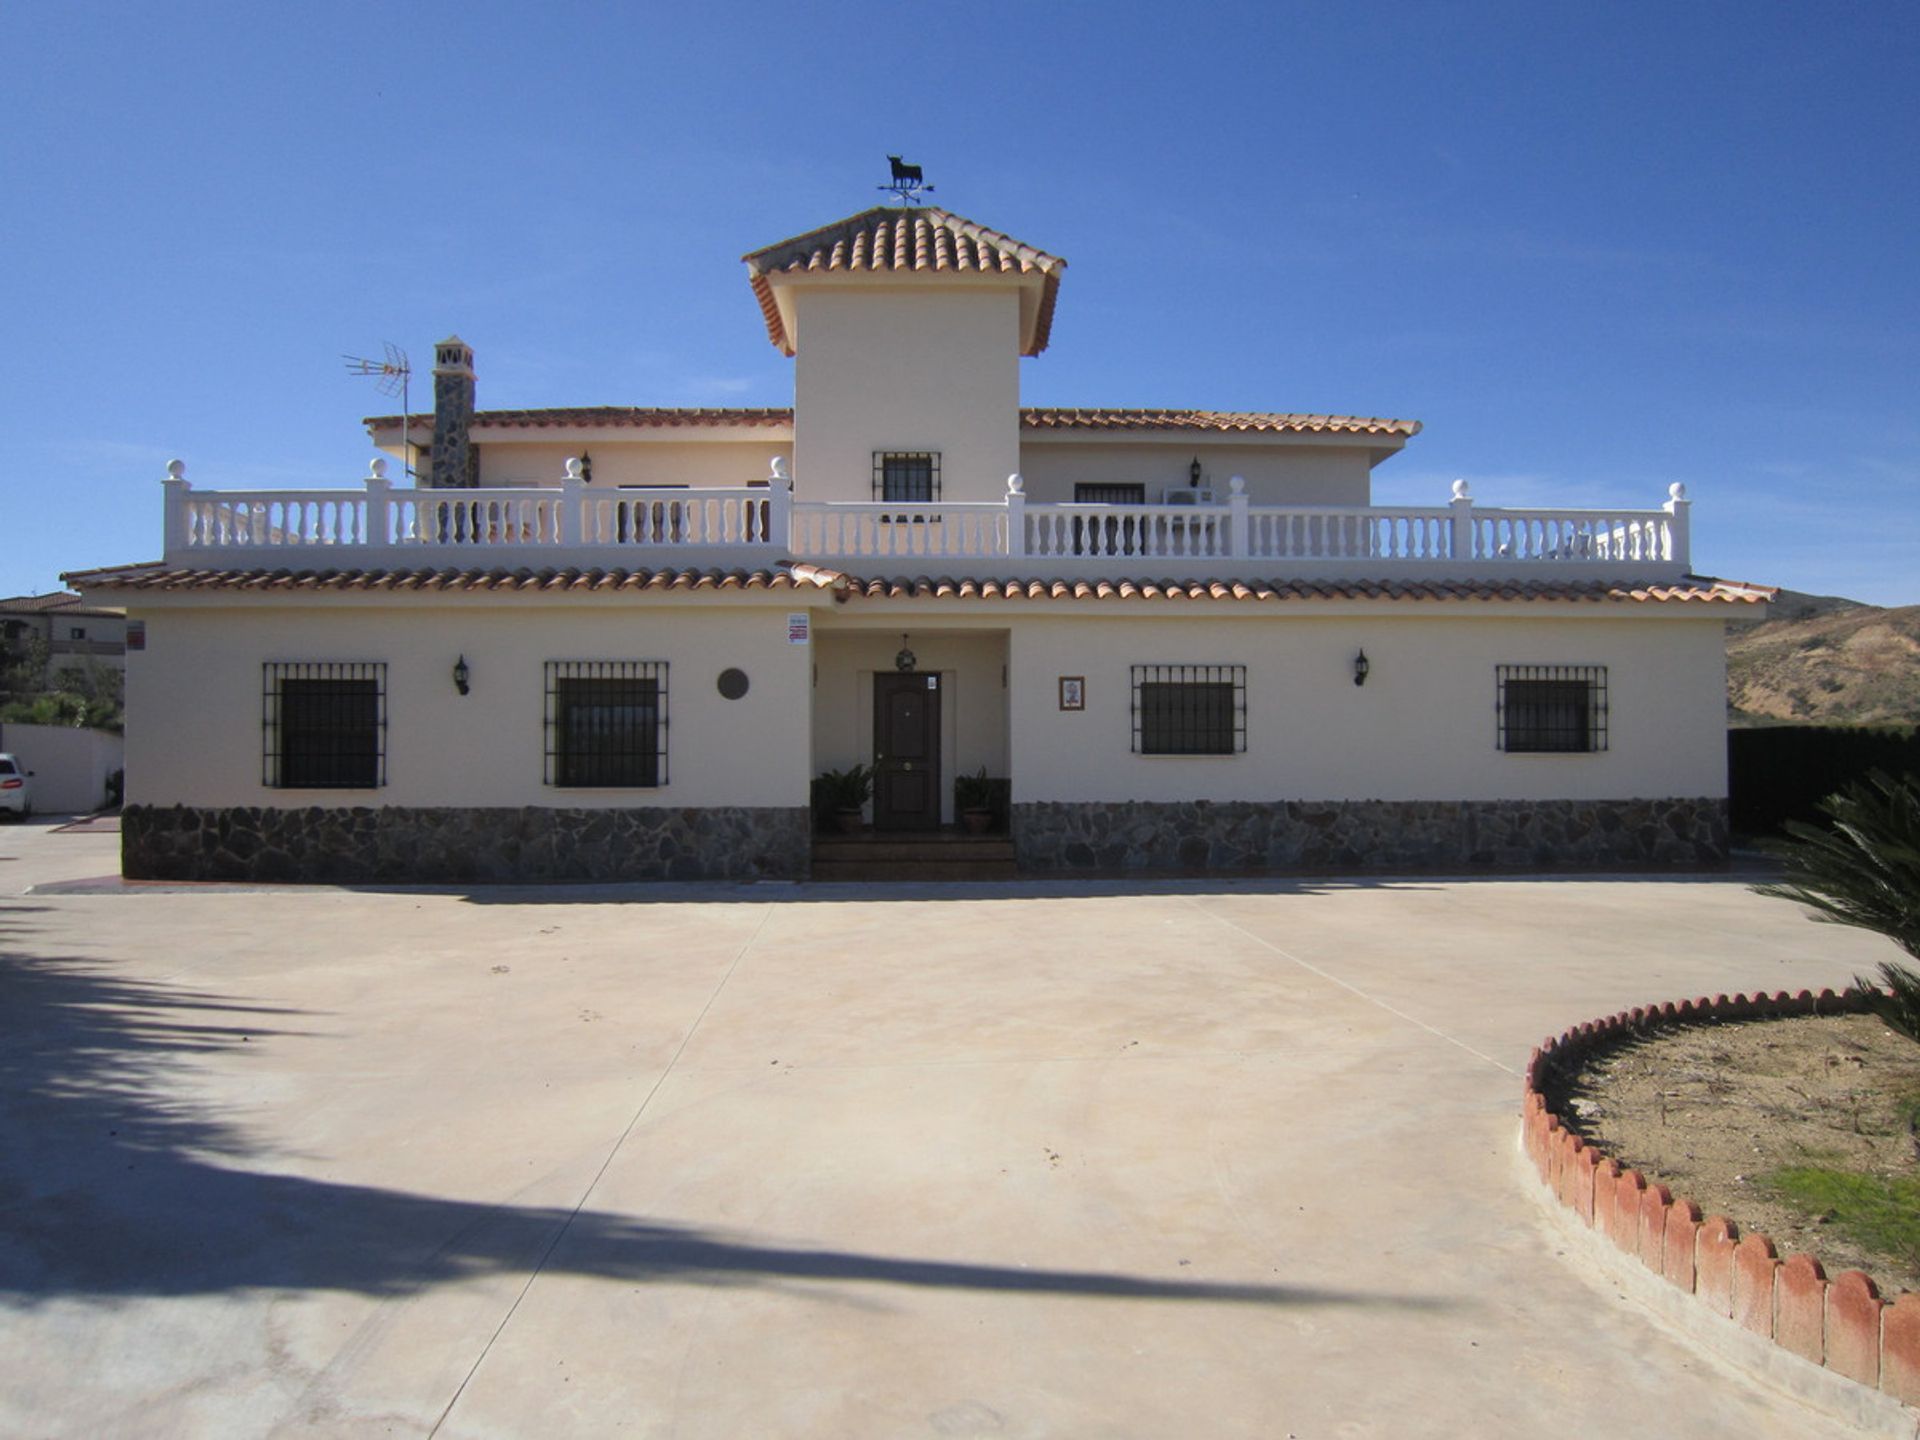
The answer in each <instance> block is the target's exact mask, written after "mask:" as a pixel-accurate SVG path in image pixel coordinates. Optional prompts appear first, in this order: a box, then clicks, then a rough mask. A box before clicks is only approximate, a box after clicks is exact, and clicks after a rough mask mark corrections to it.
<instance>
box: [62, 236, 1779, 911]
mask: <svg viewBox="0 0 1920 1440" xmlns="http://www.w3.org/2000/svg"><path fill="white" fill-rule="evenodd" d="M746 263H747V269H748V274H749V277H750V279H751V282H752V287H753V292H754V295H755V297H756V299H757V300H758V302H759V305H760V309H761V312H762V314H763V316H764V318H765V322H766V327H767V334H768V337H769V339H770V340H771V341H772V343H773V344H774V345H776V346H777V347H778V348H779V349H780V350H781V351H782V352H783V353H786V354H790V355H793V356H794V357H795V367H794V405H793V408H792V409H790V410H789V409H651V408H621V407H596V408H580V409H558V410H493V411H487V410H476V409H475V408H474V399H475V395H474V383H475V382H474V370H473V354H472V351H471V350H470V349H469V348H468V347H467V346H466V345H465V344H464V343H462V342H461V341H460V340H459V339H458V338H452V339H449V340H447V341H445V342H443V343H442V344H441V345H440V346H439V347H438V352H437V356H436V362H437V363H436V366H435V414H434V418H433V422H432V425H431V429H430V431H429V427H428V425H427V423H426V422H425V421H424V420H422V419H413V420H410V421H408V422H407V423H406V425H405V427H404V430H403V419H402V417H400V416H388V417H381V418H377V419H374V420H371V421H369V422H368V426H369V430H370V433H371V435H372V438H373V441H374V443H375V445H376V446H377V447H378V448H379V449H380V450H382V451H385V452H387V453H388V454H392V455H395V456H402V455H406V454H408V453H409V451H410V449H411V447H412V446H417V445H419V444H421V443H423V442H425V441H426V439H427V437H428V435H429V433H430V434H431V446H430V451H429V455H428V457H427V461H426V466H425V473H424V475H423V480H422V483H421V485H420V487H419V488H401V487H398V486H395V485H393V484H392V483H390V481H389V480H388V478H387V474H388V470H387V465H386V462H385V461H376V462H375V466H374V473H373V474H372V475H371V476H370V477H369V478H368V479H367V481H366V482H365V486H364V488H363V489H358V490H314V491H298V492H285V491H244V492H236V491H218V492H214V491H201V490H195V489H193V488H191V486H190V485H189V483H188V481H187V479H186V478H185V476H184V473H183V470H182V468H181V467H180V466H179V465H178V463H177V462H176V464H175V465H174V466H173V467H170V478H169V479H168V480H167V481H166V482H165V498H166V505H165V527H166V528H165V542H164V544H165V549H164V556H163V558H162V559H161V560H159V561H157V562H154V563H150V564H142V565H129V566H125V567H118V568H112V569H105V570H96V571H90V572H87V573H84V574H78V575H74V576H71V577H69V579H70V582H71V583H74V584H76V585H77V586H79V587H80V588H81V589H82V590H83V591H84V592H85V593H86V594H87V596H88V597H89V599H90V601H92V602H97V603H100V604H111V605H115V606H125V607H126V608H127V610H128V612H129V613H130V614H131V615H132V616H133V617H134V618H135V619H136V620H137V621H140V622H143V624H144V627H145V635H146V646H145V650H144V652H143V653H140V654H136V655H135V656H134V657H133V664H132V666H131V668H130V672H129V676H128V681H129V696H128V705H129V711H130V715H131V718H132V722H133V723H132V724H130V725H129V727H128V730H129V741H128V748H129V752H130V753H129V756H128V763H127V771H128V775H129V777H130V781H129V784H130V789H129V794H128V797H127V799H128V802H129V803H128V807H127V810H126V813H125V817H124V822H123V827H124V828H123V833H124V837H125V839H124V845H125V850H124V856H125V867H126V870H127V873H128V874H130V875H140V876H254V877H260V878H278V877H301V878H314V879H320V878H338V879H353V878H370V877H380V878H385V879H417V880H441V879H476V878H477V879H554V878H637V877H651V876H664V877H675V878H679V877H688V878H691V877H734V878H747V877H761V876H785V877H791V876H804V875H805V874H806V873H807V870H808V863H809V853H810V846H811V833H812V826H811V823H810V813H809V782H810V780H811V778H812V777H813V776H815V775H817V774H818V773H820V772H821V771H824V770H827V769H830V768H844V767H847V766H850V765H853V764H856V763H862V764H871V765H874V766H875V767H876V769H877V771H878V784H877V790H876V795H875V799H874V802H873V804H872V806H871V807H870V821H871V824H872V825H873V827H874V828H875V830H876V831H879V832H882V833H885V832H889V831H912V830H915V829H921V828H926V827H932V826H937V825H941V824H943V823H946V822H949V821H950V820H951V819H952V818H953V781H954V779H955V777H956V776H958V775H960V774H964V773H970V772H975V771H977V770H979V769H980V768H981V767H985V769H986V771H987V772H988V774H989V775H990V776H993V777H999V778H1002V779H1004V780H1005V782H1006V784H1007V787H1008V792H1009V795H1010V811H1009V817H1010V828H1011V832H1012V839H1013V841H1014V844H1015V847H1016V852H1017V856H1018V860H1019V863H1020V865H1021V867H1022V868H1023V869H1024V870H1026V871H1028V872H1030V873H1036V874H1072V873H1084V872H1090V871H1115V870H1135V871H1139V870H1160V869H1182V870H1196V869H1212V870H1228V871H1231V870H1249V869H1250V870H1263V869H1282V870H1285V869H1300V868H1339V869H1356V868H1370V869H1382V868H1435V867H1444V868H1456V867H1469V866H1486V865H1543V864H1544V865H1612V866H1625V865H1636V866H1637V865H1648V864H1654V865H1665V864H1676V865H1700V864H1708V863H1712V862H1715V861H1718V860H1720V859H1722V858H1724V856H1725V854H1726V845H1727V833H1726V761H1725V736H1724V726H1725V710H1726V694H1725V685H1724V669H1723V666H1724V662H1723V655H1722V641H1721V631H1722V622H1723V617H1724V616H1726V615H1727V614H1728V613H1730V612H1732V611H1734V610H1736V609H1738V608H1744V607H1746V606H1749V605H1757V604H1762V603H1764V600H1765V598H1766V596H1767V595H1768V594H1770V593H1771V592H1769V591H1766V590H1764V589H1759V588H1755V587H1745V586H1738V585H1731V584H1726V583H1722V582H1719V581H1715V580H1711V579H1703V578H1700V577H1696V576H1694V575H1692V574H1691V573H1690V572H1689V564H1688V553H1689V536H1688V526H1689V517H1688V510H1689V506H1688V502H1687V500H1686V499H1685V498H1684V491H1683V490H1682V489H1681V487H1680V486H1678V485H1676V486H1674V487H1673V488H1672V492H1671V496H1670V498H1667V499H1666V500H1665V503H1664V504H1663V505H1661V506H1660V507H1659V508H1656V509H1649V510H1635V511H1623V510H1534V509H1527V510H1515V509H1496V508H1491V507H1488V506H1483V505H1481V504H1479V503H1478V499H1479V497H1475V496H1471V495H1469V494H1468V493H1467V492H1466V487H1465V486H1464V485H1460V484H1456V485H1455V487H1454V491H1455V493H1454V494H1453V495H1452V496H1436V497H1435V499H1436V501H1437V502H1438V503H1436V504H1434V505H1433V506H1431V507H1425V508H1406V507H1377V506H1373V505H1372V504H1371V488H1370V472H1371V471H1372V469H1373V467H1374V466H1375V465H1378V464H1380V463H1382V462H1383V461H1386V460H1389V459H1390V458H1391V457H1392V456H1394V455H1395V454H1396V453H1398V452H1399V450H1400V449H1401V448H1402V447H1403V446H1404V445H1405V444H1406V443H1407V442H1408V441H1409V440H1410V439H1411V438H1413V437H1414V436H1415V435H1416V434H1417V433H1418V431H1419V428H1420V427H1419V425H1418V424H1416V423H1414V422H1412V421H1406V420H1387V419H1370V418H1353V417H1346V416H1337V415H1300V414H1240V413H1221V412H1214V411H1195V410H1133V409H1032V408H1028V409H1023V408H1021V405H1020V393H1019V392H1020V369H1019V365H1020V357H1022V356H1032V355H1038V354H1040V353H1041V351H1043V350H1044V349H1046V347H1047V344H1048V341H1049V339H1050V337H1051V332H1052V328H1053V321H1054V314H1055V306H1056V302H1057V300H1058V297H1059V291H1060V286H1061V281H1062V277H1063V275H1064V273H1065V270H1066V264H1065V262H1064V261H1062V260H1060V259H1058V258H1057V257H1055V256H1052V255H1049V254H1047V253H1045V252H1044V251H1041V250H1039V249H1036V248H1035V247H1033V246H1031V245H1027V244H1023V243H1021V242H1019V241H1016V240H1013V239H1011V238H1009V237H1008V236H1006V235H1003V234H999V233H997V232H995V231H992V230H989V229H986V228H985V227H983V226H981V225H978V224H976V223H975V222H973V221H971V220H967V219H963V218H961V217H959V216H957V215H953V214H950V213H948V212H946V211H943V210H938V209H930V208H906V209H876V210H870V211H867V212H865V213H863V214H860V215H856V216H853V217H850V218H849V219H846V220H842V221H839V222H836V223H835V224H832V225H829V226H826V227H824V228H822V229H818V230H814V231H810V232H808V233H807V234H804V235H800V236H797V237H795V238H794V239H791V240H786V241H783V242H781V243H779V244H777V245H773V246H769V247H768V248H766V249H763V250H758V251H755V252H753V253H752V254H750V255H748V256H747V257H746Z"/></svg>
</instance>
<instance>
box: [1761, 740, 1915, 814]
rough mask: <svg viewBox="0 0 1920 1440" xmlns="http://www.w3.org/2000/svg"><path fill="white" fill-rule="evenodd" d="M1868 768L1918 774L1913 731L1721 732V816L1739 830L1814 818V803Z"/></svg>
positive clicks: (1817, 812)
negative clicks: (1724, 789) (1724, 764)
mask: <svg viewBox="0 0 1920 1440" xmlns="http://www.w3.org/2000/svg"><path fill="white" fill-rule="evenodd" d="M1871 770H1885V771H1887V772H1889V773H1890V774H1894V775H1899V774H1901V773H1903V772H1906V771H1916V772H1920V732H1916V731H1910V730H1869V729H1863V728H1861V727H1858V726H1848V725H1780V726H1774V727H1769V728H1767V729H1764V730H1729V731H1728V732H1727V791H1728V804H1727V810H1728V818H1729V819H1730V820H1731V822H1732V824H1733V828H1734V830H1735V831H1736V832H1738V833H1740V834H1743V835H1773V834H1778V833H1779V832H1780V826H1781V822H1783V821H1786V820H1805V821H1808V822H1810V823H1816V824H1817V823H1819V822H1820V820H1821V819H1822V816H1821V814H1820V812H1819V809H1818V808H1817V807H1818V806H1819V803H1820V802H1821V801H1822V800H1823V799H1825V798H1826V797H1827V796H1829V795H1831V794H1833V792H1834V791H1836V790H1838V789H1840V788H1841V787H1842V786H1844V785H1849V784H1851V783H1852V782H1853V781H1855V780H1862V779H1865V778H1866V775H1867V772H1868V771H1871Z"/></svg>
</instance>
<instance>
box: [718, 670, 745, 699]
mask: <svg viewBox="0 0 1920 1440" xmlns="http://www.w3.org/2000/svg"><path fill="white" fill-rule="evenodd" d="M719 684H720V693H721V694H722V695H724V696H726V697H727V699H729V700H738V699H739V698H740V697H741V696H742V695H744V694H746V693H747V672H746V671H744V670H734V669H727V670H722V671H721V672H720V681H719Z"/></svg>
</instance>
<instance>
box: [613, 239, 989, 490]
mask: <svg viewBox="0 0 1920 1440" xmlns="http://www.w3.org/2000/svg"><path fill="white" fill-rule="evenodd" d="M862 279H863V281H864V283H863V284H862V285H860V286H858V287H852V286H841V285H819V286H802V285H795V286H794V287H793V288H794V294H793V303H794V306H795V313H796V315H797V316H798V317H799V320H800V323H799V325H798V326H797V334H798V337H799V347H798V351H797V353H796V356H795V360H794V413H795V417H796V418H795V423H794V467H793V476H794V498H795V499H798V500H871V499H873V455H874V452H875V451H876V450H885V451H934V452H936V453H938V454H939V456H940V471H941V475H940V497H941V498H942V499H944V500H1004V499H1005V498H1006V493H1007V476H1009V475H1011V474H1012V473H1013V472H1014V471H1015V470H1017V469H1018V468H1019V464H1020V433H1019V431H1020V413H1019V412H1020V360H1019V349H1020V297H1019V292H1018V290H1017V289H1015V288H1014V287H1011V286H989V285H958V286H944V285H942V286H932V285H929V286H918V285H897V286H896V285H887V284H883V283H879V282H876V281H874V280H873V279H872V278H871V277H862ZM596 473H597V471H596Z"/></svg>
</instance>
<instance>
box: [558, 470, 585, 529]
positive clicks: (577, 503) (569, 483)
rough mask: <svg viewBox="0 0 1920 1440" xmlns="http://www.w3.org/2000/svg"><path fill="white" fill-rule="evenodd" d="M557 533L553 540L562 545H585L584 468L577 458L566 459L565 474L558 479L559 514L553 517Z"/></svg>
mask: <svg viewBox="0 0 1920 1440" xmlns="http://www.w3.org/2000/svg"><path fill="white" fill-rule="evenodd" d="M554 518H555V519H556V520H557V521H558V522H559V523H558V524H557V525H555V526H554V529H555V530H557V531H558V532H559V533H558V534H557V535H556V536H555V537H554V539H555V540H556V541H557V542H558V543H560V544H562V545H569V544H571V545H584V544H586V543H587V476H586V467H585V466H584V465H582V464H581V463H580V461H579V460H578V459H577V458H574V457H571V456H570V457H568V460H567V473H566V474H565V475H563V476H561V477H560V513H559V514H558V515H557V516H555V517H554Z"/></svg>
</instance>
